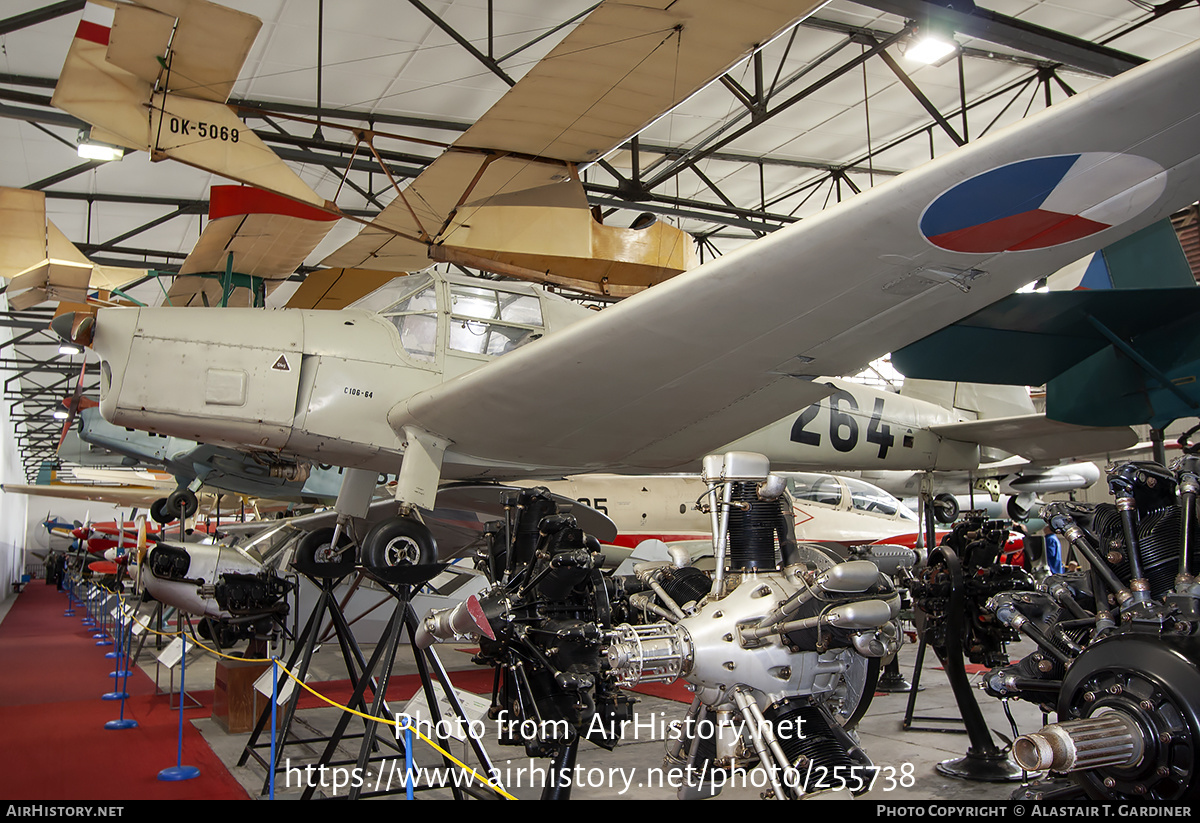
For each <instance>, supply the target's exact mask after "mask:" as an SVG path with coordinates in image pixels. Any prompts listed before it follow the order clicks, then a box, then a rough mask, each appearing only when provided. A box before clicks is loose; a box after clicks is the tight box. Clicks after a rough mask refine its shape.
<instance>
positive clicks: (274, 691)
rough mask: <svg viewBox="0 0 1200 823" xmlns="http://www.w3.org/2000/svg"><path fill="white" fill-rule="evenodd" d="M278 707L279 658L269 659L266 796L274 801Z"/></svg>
mask: <svg viewBox="0 0 1200 823" xmlns="http://www.w3.org/2000/svg"><path fill="white" fill-rule="evenodd" d="M277 706H279V658H276V657H272V658H271V791H270V794H269V795H268V796H269V797H270V799H271V800H274V799H275V768H276V766H277V765H278V764H277V763H276V762H275V760H276V758H275V729H276V728H277V727H276V725H275V709H276V707H277Z"/></svg>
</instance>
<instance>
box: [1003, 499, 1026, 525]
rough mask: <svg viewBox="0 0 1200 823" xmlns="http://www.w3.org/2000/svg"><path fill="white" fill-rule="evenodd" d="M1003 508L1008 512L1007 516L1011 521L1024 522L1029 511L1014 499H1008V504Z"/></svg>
mask: <svg viewBox="0 0 1200 823" xmlns="http://www.w3.org/2000/svg"><path fill="white" fill-rule="evenodd" d="M1004 508H1005V510H1006V511H1008V516H1009V519H1011V520H1019V521H1021V522H1024V521H1025V518H1027V517H1029V510H1028V509H1026V508H1025V507H1024V506H1022V505H1021V504H1020V503H1018V502H1017V498H1015V497H1010V498H1008V503H1007V505H1005V507H1004Z"/></svg>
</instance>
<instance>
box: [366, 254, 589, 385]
mask: <svg viewBox="0 0 1200 823" xmlns="http://www.w3.org/2000/svg"><path fill="white" fill-rule="evenodd" d="M547 304H549V308H547ZM353 307H354V308H358V309H365V310H367V311H373V312H377V313H379V314H380V315H382V316H383V317H386V318H387V319H388V320H389V321H390V322H391V323H392V325H394V326H395V327H396V329H397V331H399V333H400V345H401V347H402V348H403V349H404V351H405V353H407V354H408V355H409V356H410V357H411V358H413V359H414V360H417V361H420V362H425V363H435V362H437V359H438V350H439V347H441V348H443V349H444V351H446V352H448V353H452V354H459V355H474V356H480V357H496V356H498V355H501V354H505V353H507V352H510V351H512V350H513V349H515V348H517V347H518V346H522V345H524V344H526V343H528V342H530V341H532V340H536V339H538V338H539V337H541V336H542V335H543V334H545V333H546V330H547V327H548V326H550V325H551V324H552V323H553V319H554V317H559V318H560V323H561V321H562V320H567V321H568V322H571V321H573V320H575V319H578V317H582V316H584V315H585V314H586V310H584V309H582V307H580V306H577V305H576V304H574V303H571V301H569V300H566V299H565V298H562V297H559V296H557V295H553V294H549V293H547V292H545V291H543V290H541V289H538V288H536V287H535V286H533V285H531V284H528V283H519V282H496V283H490V282H487V281H482V280H479V279H476V278H468V277H456V276H453V275H440V274H437V275H435V274H413V275H409V276H407V277H398V278H396V279H394V280H392V281H390V282H389V283H387V284H386V285H385V286H383V287H382V288H380V289H377V290H376V291H374V292H371V293H370V294H368V295H366V296H365V297H363V298H361V299H360V300H358V301H357V302H356V303H354V306H353ZM548 314H549V315H553V316H554V317H548V316H547V315H548ZM442 319H444V322H442V323H439V320H442Z"/></svg>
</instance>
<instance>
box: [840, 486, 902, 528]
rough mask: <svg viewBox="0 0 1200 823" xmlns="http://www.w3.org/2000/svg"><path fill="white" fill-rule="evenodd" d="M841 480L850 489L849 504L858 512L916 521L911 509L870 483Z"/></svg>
mask: <svg viewBox="0 0 1200 823" xmlns="http://www.w3.org/2000/svg"><path fill="white" fill-rule="evenodd" d="M843 479H844V480H845V481H846V486H847V487H848V488H849V489H850V500H851V504H852V505H853V506H854V508H856V509H858V510H859V511H863V512H871V513H872V514H882V515H886V516H888V517H891V516H893V515H896V514H897V513H899V517H900V518H902V519H904V520H916V519H917V516H916V515H915V514H913V513H912V510H911V509H909V508H908V507H907V506H905V505H904V504H903V503H901V502H900V501H899V500H897V499H896V498H894V497H892V496H891V495H890V494H888V493H887V492H885V491H884V490H883V489H881V488H879V487H877V486H872V485H871V484H870V483H864V482H862V481H861V480H855V479H854V478H852V477H846V478H843Z"/></svg>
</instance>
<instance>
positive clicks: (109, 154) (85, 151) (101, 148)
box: [75, 129, 125, 162]
mask: <svg viewBox="0 0 1200 823" xmlns="http://www.w3.org/2000/svg"><path fill="white" fill-rule="evenodd" d="M75 145H76V151H78V152H79V156H80V157H82V158H84V159H85V160H104V161H106V162H107V161H109V160H120V159H121V158H122V157H124V156H125V149H122V148H118V147H117V146H110V145H108V144H107V143H101V142H99V141H96V140H93V139H92V133H91V130H90V129H80V131H79V136H78V137H77V138H76V139H75Z"/></svg>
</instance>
